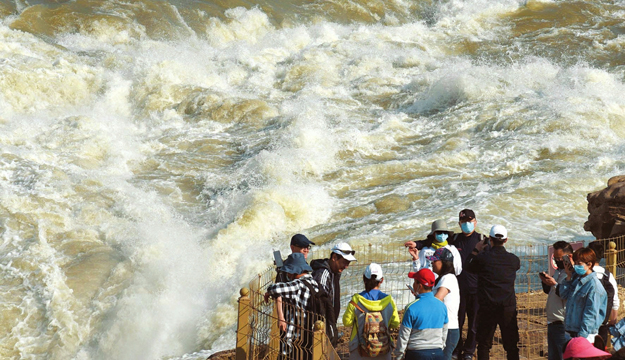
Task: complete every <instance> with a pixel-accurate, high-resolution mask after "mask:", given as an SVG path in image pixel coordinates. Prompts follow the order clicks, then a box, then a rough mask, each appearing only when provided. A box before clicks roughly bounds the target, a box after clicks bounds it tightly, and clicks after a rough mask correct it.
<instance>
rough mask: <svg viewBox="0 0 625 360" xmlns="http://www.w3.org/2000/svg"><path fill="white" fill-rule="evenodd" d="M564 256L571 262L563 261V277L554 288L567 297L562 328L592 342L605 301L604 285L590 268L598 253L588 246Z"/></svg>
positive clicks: (600, 320)
mask: <svg viewBox="0 0 625 360" xmlns="http://www.w3.org/2000/svg"><path fill="white" fill-rule="evenodd" d="M566 256H568V257H569V259H570V260H571V261H564V271H566V279H565V280H564V281H562V283H560V284H558V289H557V291H558V292H559V294H560V297H561V298H562V299H564V300H566V315H565V317H564V329H565V330H566V332H567V333H568V334H569V335H570V336H571V337H578V336H579V337H584V338H587V339H588V341H590V342H591V343H592V342H594V341H595V336H596V335H597V334H598V332H599V327H600V326H601V324H602V323H603V320H604V319H605V317H606V306H607V304H608V297H607V294H606V292H605V290H604V289H603V285H601V282H600V281H599V279H597V274H596V273H594V272H593V271H592V268H593V266H595V264H596V263H597V256H596V255H595V252H594V251H592V249H589V248H581V249H578V250H577V251H575V252H574V253H573V256H572V257H571V256H569V255H566ZM572 264H573V265H572Z"/></svg>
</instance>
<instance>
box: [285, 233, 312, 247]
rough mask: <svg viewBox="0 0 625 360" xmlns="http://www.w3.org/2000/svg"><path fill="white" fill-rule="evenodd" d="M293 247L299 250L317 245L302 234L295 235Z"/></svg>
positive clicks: (292, 242) (292, 240)
mask: <svg viewBox="0 0 625 360" xmlns="http://www.w3.org/2000/svg"><path fill="white" fill-rule="evenodd" d="M291 245H293V246H297V247H299V248H307V247H309V246H310V245H316V244H315V243H314V242H312V241H310V240H308V238H307V237H306V236H304V235H302V234H295V235H293V237H292V238H291Z"/></svg>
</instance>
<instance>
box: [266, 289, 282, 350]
mask: <svg viewBox="0 0 625 360" xmlns="http://www.w3.org/2000/svg"><path fill="white" fill-rule="evenodd" d="M278 306H282V303H279V302H278V301H274V305H273V314H272V316H271V330H270V333H269V354H268V359H269V360H275V359H277V358H278V355H279V354H280V325H279V322H280V321H279V320H278V319H279V317H278Z"/></svg>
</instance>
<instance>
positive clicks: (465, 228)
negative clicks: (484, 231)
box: [460, 222, 475, 234]
mask: <svg viewBox="0 0 625 360" xmlns="http://www.w3.org/2000/svg"><path fill="white" fill-rule="evenodd" d="M460 228H461V229H462V232H463V233H465V234H470V233H472V232H473V230H475V224H473V222H463V223H460Z"/></svg>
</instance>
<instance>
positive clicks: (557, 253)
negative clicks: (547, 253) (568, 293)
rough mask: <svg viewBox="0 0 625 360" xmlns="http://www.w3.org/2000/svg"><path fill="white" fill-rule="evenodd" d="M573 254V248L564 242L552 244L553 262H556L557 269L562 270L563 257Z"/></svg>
mask: <svg viewBox="0 0 625 360" xmlns="http://www.w3.org/2000/svg"><path fill="white" fill-rule="evenodd" d="M571 254H573V247H572V246H571V244H569V243H567V242H566V241H562V240H560V241H556V242H555V243H553V261H555V262H556V266H557V267H558V269H564V260H562V259H563V257H564V255H571Z"/></svg>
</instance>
